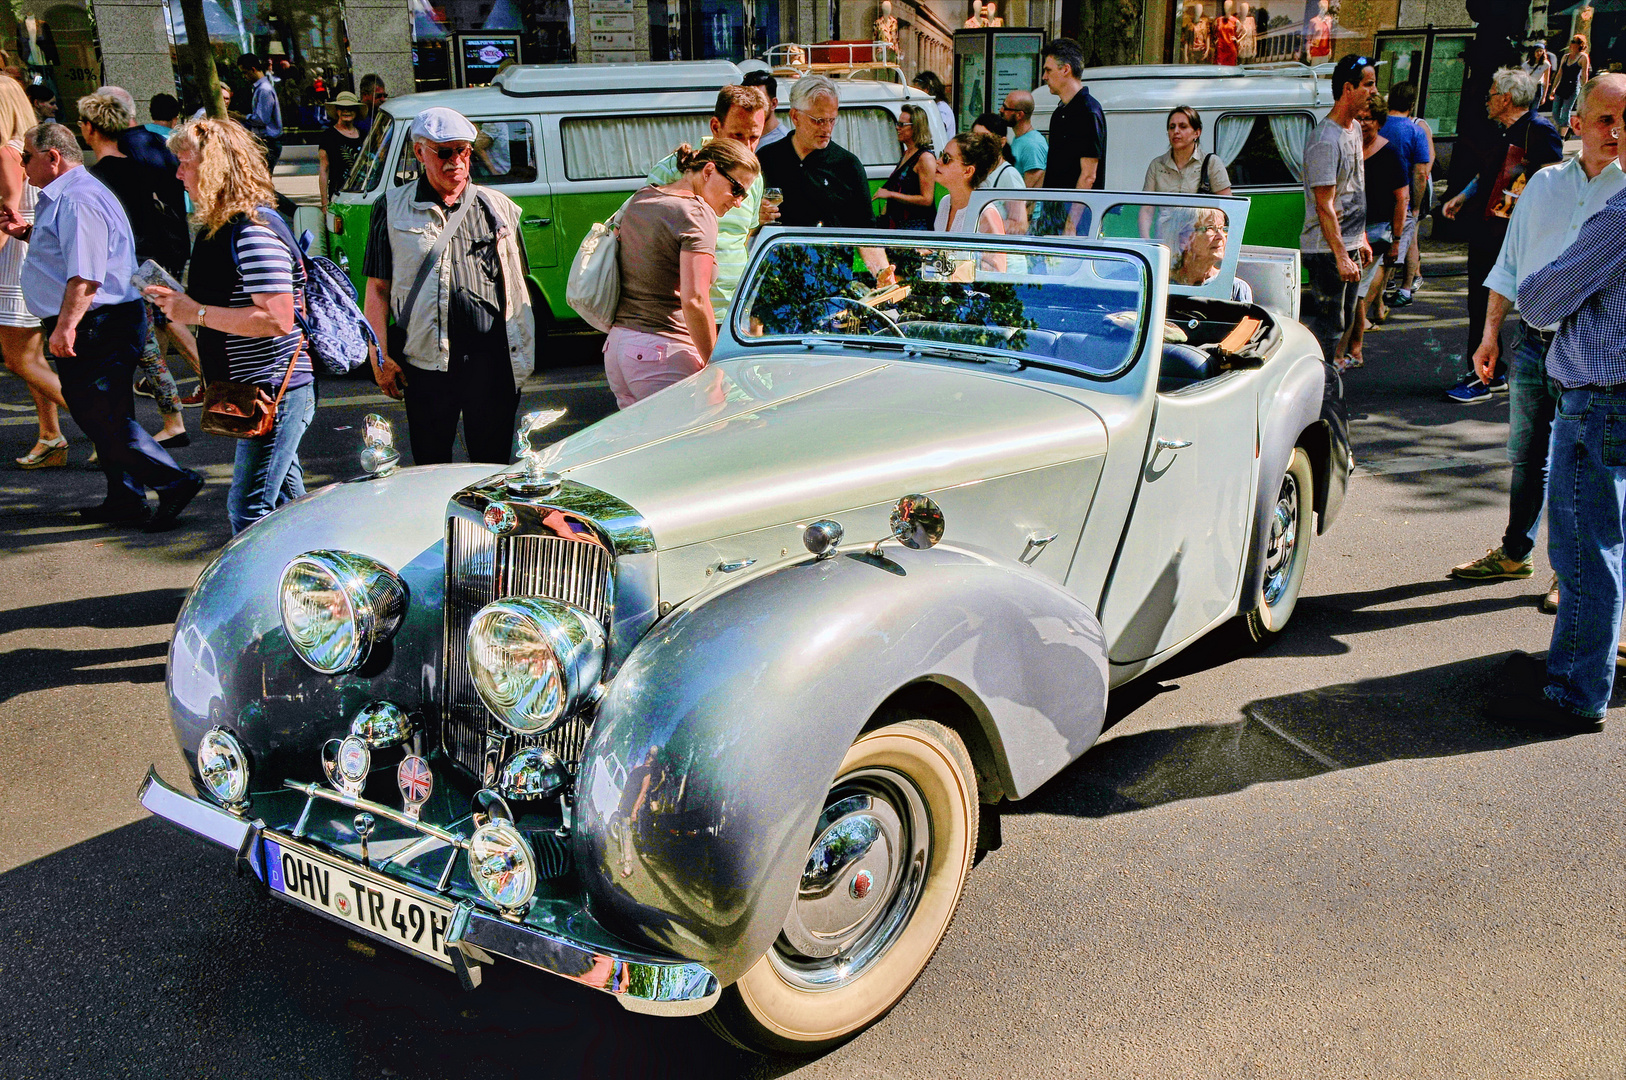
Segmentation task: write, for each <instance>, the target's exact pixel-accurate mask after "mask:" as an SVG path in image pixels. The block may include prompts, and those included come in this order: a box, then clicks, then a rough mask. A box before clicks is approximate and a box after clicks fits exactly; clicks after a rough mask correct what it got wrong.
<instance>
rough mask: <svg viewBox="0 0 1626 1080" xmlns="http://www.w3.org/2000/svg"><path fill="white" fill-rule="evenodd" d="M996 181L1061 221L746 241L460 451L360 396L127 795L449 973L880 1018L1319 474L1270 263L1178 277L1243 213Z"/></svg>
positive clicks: (1281, 582) (690, 1007)
mask: <svg viewBox="0 0 1626 1080" xmlns="http://www.w3.org/2000/svg"><path fill="white" fill-rule="evenodd" d="M1024 198H1025V199H1029V200H1032V202H1031V203H1029V205H1028V206H1026V207H1025V208H1024V209H1025V210H1026V211H1027V212H1029V213H1028V217H1027V220H1028V221H1029V222H1030V223H1031V225H1032V228H1031V229H1030V233H1033V232H1042V231H1044V230H1043V229H1041V228H1040V227H1039V226H1040V224H1041V223H1042V222H1043V221H1045V220H1052V221H1061V222H1062V224H1061V226H1060V229H1061V230H1065V231H1069V232H1071V233H1072V234H1073V235H1068V236H1043V235H1031V234H1030V235H980V234H979V235H973V234H942V233H939V234H925V233H917V234H901V233H883V232H851V231H838V230H821V231H816V232H815V231H799V232H798V231H788V230H780V231H769V232H767V233H765V235H764V236H763V237H762V238H761V240H760V241H759V242H758V244H757V247H756V250H755V253H754V256H753V261H752V264H751V266H750V268H749V270H748V272H747V274H746V277H745V280H744V285H743V287H742V289H741V292H740V295H739V297H738V299H737V300H736V303H735V307H734V310H733V311H732V313H731V316H730V319H729V322H728V325H727V326H726V327H725V328H724V339H723V341H722V343H721V344H720V345H719V347H718V350H717V354H716V356H715V357H714V362H713V363H712V364H711V366H709V367H708V368H707V369H705V370H704V371H702V372H700V373H699V374H697V375H696V376H694V377H692V378H690V379H688V380H686V381H684V382H682V383H679V384H678V385H676V386H673V387H671V388H669V389H667V390H665V391H663V392H662V393H660V394H657V395H655V396H654V397H652V398H650V399H648V400H646V401H643V402H640V403H639V404H638V405H636V406H634V407H632V408H629V409H627V410H625V411H622V412H619V413H616V414H614V415H613V416H610V417H608V418H607V419H605V420H603V421H600V422H599V423H597V424H594V425H593V426H591V427H589V428H586V429H584V430H582V431H580V432H578V433H576V434H574V435H572V436H570V437H569V438H567V439H564V440H562V441H557V442H553V443H551V444H548V443H547V435H546V427H545V425H546V423H547V421H548V420H549V417H547V416H544V415H540V414H533V416H532V417H531V418H528V421H527V425H526V430H525V431H524V432H523V433H522V439H521V441H522V448H523V452H522V453H521V455H520V456H521V461H520V463H519V464H518V465H517V466H515V467H511V468H508V469H504V470H502V471H500V472H498V473H497V474H496V475H492V470H491V467H490V466H478V465H449V466H435V467H426V468H414V469H396V468H395V467H394V466H395V458H396V455H395V454H394V451H393V448H392V444H391V441H390V436H389V434H388V432H387V429H386V426H385V425H383V424H382V422H381V421H376V419H375V418H370V421H369V425H368V432H367V445H366V449H365V451H364V453H363V466H364V469H365V470H366V475H364V476H362V477H360V478H358V479H356V480H353V481H350V482H346V483H339V484H334V485H332V486H329V487H326V488H323V489H321V490H319V491H315V492H313V493H311V494H310V495H309V496H307V497H306V498H304V499H302V500H300V501H299V502H297V503H295V504H293V505H290V506H288V507H286V508H284V509H282V510H279V511H278V512H276V513H274V514H272V515H270V516H269V517H267V518H265V519H264V520H263V521H261V522H259V523H258V524H257V525H255V526H254V527H253V528H252V529H249V530H247V531H246V532H244V533H243V534H242V535H240V536H238V537H237V538H236V539H234V540H233V541H232V542H231V543H230V544H228V545H227V546H226V548H225V549H224V550H223V551H222V552H221V553H220V555H219V557H218V558H217V559H216V560H215V561H214V562H213V563H212V564H211V565H210V566H209V567H208V568H207V569H206V570H205V571H204V573H203V574H202V575H201V576H200V578H199V579H198V582H197V585H196V586H195V588H194V589H193V591H192V593H191V595H190V597H189V598H188V599H187V601H186V604H185V607H184V609H183V610H182V612H181V616H180V620H179V623H178V625H177V627H176V632H175V637H174V642H175V644H174V647H173V649H172V651H171V654H170V668H169V675H168V692H169V708H170V717H171V721H172V723H173V726H174V729H175V734H176V736H177V738H178V740H179V743H180V746H181V748H182V751H183V753H184V754H185V756H186V758H187V760H188V761H189V763H190V764H191V767H192V776H191V781H192V786H193V787H194V788H195V793H194V792H182V791H178V790H176V789H175V788H173V787H171V786H169V785H167V784H165V783H164V781H163V780H161V779H160V778H159V777H158V776H157V774H156V773H149V775H148V776H147V778H146V781H145V783H144V784H143V785H142V788H141V792H140V799H141V802H142V803H143V804H144V805H145V806H146V807H147V808H148V809H149V810H151V811H152V812H153V813H155V814H158V815H160V816H162V817H164V818H166V819H168V820H170V821H171V822H173V823H175V824H176V825H178V826H180V827H181V828H183V829H185V830H187V831H189V832H191V833H193V834H196V835H197V836H199V837H203V838H205V839H206V840H208V841H211V842H213V843H215V844H219V845H222V846H224V847H225V848H226V849H228V850H229V851H230V852H232V853H233V855H234V858H235V865H236V867H237V870H238V872H239V874H240V875H241V876H242V877H243V878H245V879H247V881H248V882H250V883H252V884H253V885H254V886H255V887H256V888H257V889H258V890H260V891H261V892H262V893H266V894H269V895H274V896H276V897H279V898H281V899H283V900H285V901H288V902H290V903H293V904H295V905H297V906H300V907H301V908H303V909H305V910H308V911H311V912H314V913H316V914H318V915H322V916H325V917H327V918H329V919H331V920H334V921H336V922H338V923H339V924H341V925H343V926H344V927H347V928H348V929H349V930H350V931H352V932H354V933H356V934H360V935H367V936H370V937H372V938H377V939H380V940H383V941H386V942H389V943H391V944H392V945H395V946H398V947H400V948H403V949H405V950H408V951H409V952H412V953H414V954H416V955H418V956H420V957H423V958H425V959H427V960H429V961H430V962H432V963H435V964H438V965H440V966H442V967H444V968H447V969H449V970H451V971H455V972H456V973H457V974H458V975H459V976H460V977H461V978H462V979H463V981H464V983H465V984H466V985H468V986H470V987H473V986H475V985H477V984H478V982H479V979H480V975H481V972H482V970H483V966H484V965H487V964H490V963H494V962H501V961H502V960H514V961H519V962H521V963H524V964H529V965H532V966H534V967H537V968H540V969H542V970H544V971H548V972H553V973H555V974H558V975H561V976H564V977H565V978H568V979H572V980H575V981H577V982H579V983H582V984H585V985H586V986H589V987H592V988H595V989H597V990H601V991H606V992H608V993H610V994H613V995H615V997H616V1000H617V1001H619V1002H620V1003H621V1004H622V1005H624V1006H625V1007H627V1008H628V1009H632V1010H635V1011H639V1012H649V1013H659V1014H665V1015H694V1014H704V1016H705V1017H706V1018H707V1020H708V1022H710V1023H711V1024H712V1026H713V1027H714V1028H716V1029H717V1030H718V1031H719V1032H720V1033H722V1034H723V1035H724V1036H726V1037H727V1038H730V1039H732V1040H735V1041H737V1042H738V1043H740V1044H742V1045H745V1046H748V1047H753V1048H759V1049H773V1050H791V1051H811V1050H817V1049H820V1048H823V1047H826V1046H829V1045H833V1044H834V1043H837V1042H839V1041H841V1040H843V1039H847V1038H850V1037H852V1036H853V1035H854V1034H856V1033H857V1032H859V1031H861V1030H862V1029H863V1028H864V1027H866V1026H867V1025H869V1024H871V1023H873V1022H874V1021H875V1020H876V1019H877V1018H879V1017H880V1016H882V1015H883V1014H884V1013H885V1012H886V1011H887V1010H888V1009H889V1008H891V1006H892V1005H894V1004H895V1003H896V1002H897V1001H898V1000H899V999H900V998H901V997H902V995H903V994H904V993H905V992H906V991H907V989H908V988H909V986H910V984H911V983H912V982H913V981H914V980H915V978H916V977H917V976H919V974H920V973H921V971H922V970H923V969H924V967H925V966H926V964H927V962H928V961H929V960H930V958H931V956H932V954H933V952H934V951H935V950H936V948H937V946H938V943H939V942H940V940H941V939H942V937H943V934H944V932H945V931H946V929H947V928H948V925H949V922H950V920H951V918H952V917H953V915H954V912H955V908H956V906H957V904H958V902H959V898H960V894H961V889H962V886H963V884H964V882H965V880H966V875H967V874H968V872H969V871H970V869H971V866H972V864H973V861H974V859H975V858H976V856H977V853H978V851H979V850H981V849H987V848H992V847H997V846H998V821H999V818H998V814H999V807H1000V804H1001V803H1002V802H1003V801H1005V800H1016V799H1021V798H1024V797H1025V796H1027V795H1029V794H1031V793H1032V792H1033V791H1034V790H1035V789H1037V788H1038V787H1039V786H1040V785H1041V784H1043V783H1044V782H1045V781H1046V780H1048V779H1049V778H1051V777H1052V776H1054V775H1055V774H1056V773H1057V772H1059V771H1060V770H1061V769H1063V768H1064V767H1065V766H1066V765H1067V764H1068V763H1069V762H1071V761H1073V760H1074V759H1076V758H1077V757H1078V756H1079V755H1081V754H1083V753H1084V752H1085V751H1086V750H1087V749H1089V747H1090V746H1091V744H1092V743H1093V742H1094V741H1095V740H1096V738H1097V737H1098V736H1099V734H1100V732H1101V727H1102V722H1103V716H1104V714H1105V710H1106V701H1107V692H1108V690H1109V689H1110V688H1111V687H1113V686H1116V685H1118V684H1120V683H1123V682H1124V681H1125V680H1128V679H1130V678H1133V677H1134V676H1136V675H1137V674H1139V673H1141V672H1144V671H1147V670H1148V669H1150V668H1152V667H1155V666H1156V665H1157V664H1159V663H1161V662H1162V661H1164V660H1166V659H1168V658H1169V657H1170V656H1173V655H1174V654H1175V653H1177V652H1179V651H1180V650H1181V649H1183V648H1185V647H1186V646H1188V645H1190V644H1191V643H1192V642H1193V641H1195V640H1196V639H1197V638H1198V637H1200V636H1201V635H1202V634H1204V633H1205V632H1207V631H1209V630H1211V629H1213V628H1215V627H1217V626H1220V625H1221V624H1223V623H1226V622H1228V621H1229V620H1232V619H1233V618H1236V617H1238V616H1241V617H1242V618H1243V619H1244V620H1245V623H1246V625H1247V626H1248V627H1249V628H1250V629H1251V631H1252V632H1253V633H1254V634H1255V635H1256V636H1259V637H1263V636H1266V635H1269V634H1273V633H1276V632H1278V631H1280V630H1281V629H1282V627H1283V624H1284V623H1286V621H1287V620H1288V618H1289V616H1290V615H1291V614H1292V612H1293V607H1294V604H1295V602H1296V600H1297V597H1298V593H1299V588H1300V583H1301V582H1302V580H1303V576H1304V571H1305V563H1306V560H1307V558H1308V556H1309V552H1310V546H1311V537H1312V534H1313V533H1314V532H1316V531H1318V530H1324V529H1326V528H1327V527H1328V525H1329V524H1330V523H1331V521H1332V519H1333V516H1334V515H1335V513H1336V512H1337V510H1338V506H1339V504H1340V502H1341V500H1342V498H1343V493H1344V488H1345V483H1346V480H1347V476H1348V472H1349V467H1350V456H1349V447H1348V442H1347V437H1346V430H1345V420H1344V415H1343V405H1342V389H1341V384H1340V382H1339V379H1338V376H1337V375H1336V374H1335V373H1334V372H1333V371H1332V370H1331V369H1330V368H1329V367H1328V366H1327V365H1325V364H1324V363H1323V362H1322V358H1321V355H1320V353H1319V350H1318V349H1317V346H1316V344H1315V341H1314V340H1313V339H1312V338H1311V336H1310V335H1309V333H1308V332H1307V331H1306V330H1305V329H1304V328H1303V327H1301V326H1300V325H1299V324H1298V323H1297V322H1296V321H1295V320H1294V318H1293V317H1292V315H1291V314H1288V313H1287V312H1286V311H1285V310H1283V309H1289V308H1291V306H1292V304H1294V303H1295V302H1296V288H1297V281H1298V273H1297V262H1296V256H1295V255H1291V254H1289V255H1288V256H1287V257H1286V260H1285V262H1284V261H1282V258H1281V257H1280V256H1279V254H1277V253H1272V252H1260V253H1258V257H1257V258H1249V259H1245V260H1243V266H1244V270H1245V271H1246V273H1247V274H1248V275H1249V276H1251V277H1252V278H1253V279H1254V280H1255V281H1256V282H1258V286H1257V290H1256V295H1258V294H1261V293H1262V294H1264V295H1262V296H1260V300H1261V303H1252V304H1250V303H1243V302H1238V301H1235V300H1233V299H1232V293H1233V285H1232V281H1233V278H1234V275H1235V274H1236V273H1237V268H1238V252H1237V251H1236V250H1234V249H1233V250H1229V251H1226V252H1225V253H1224V257H1223V258H1222V259H1221V260H1220V261H1219V263H1218V265H1217V267H1216V266H1211V265H1206V264H1204V265H1200V266H1198V267H1197V270H1198V271H1199V272H1195V273H1186V272H1185V271H1190V270H1191V265H1195V264H1188V263H1187V261H1186V254H1185V253H1184V252H1183V251H1181V250H1178V249H1179V246H1180V245H1181V244H1182V243H1185V242H1186V240H1188V239H1189V238H1190V236H1191V235H1193V234H1194V233H1197V232H1201V231H1202V229H1203V222H1204V221H1206V222H1208V223H1209V225H1210V226H1213V223H1214V222H1216V221H1217V222H1219V223H1220V225H1219V226H1214V227H1211V228H1209V229H1208V232H1207V233H1206V234H1205V235H1206V236H1207V237H1208V239H1209V240H1210V241H1213V239H1214V237H1215V236H1216V235H1219V236H1220V237H1221V242H1219V243H1218V244H1217V245H1216V244H1215V243H1212V242H1211V243H1210V244H1209V252H1210V255H1212V253H1213V252H1214V251H1215V250H1217V249H1218V247H1223V242H1222V238H1223V223H1224V222H1226V221H1227V219H1228V220H1229V221H1230V223H1231V224H1232V226H1233V227H1235V228H1237V229H1238V231H1240V227H1241V222H1240V220H1239V219H1241V218H1243V217H1244V216H1245V214H1246V202H1245V201H1244V200H1230V199H1207V200H1199V199H1196V198H1195V197H1182V198H1184V200H1185V202H1186V203H1190V204H1196V203H1200V204H1201V205H1200V206H1197V205H1180V204H1178V202H1177V201H1171V200H1170V199H1169V198H1160V197H1156V196H1129V195H1112V194H1109V193H1100V192H1097V193H1088V194H1087V196H1079V195H1078V193H1072V194H1071V195H1068V194H1064V193H1045V192H1031V193H1025V195H1024ZM1078 198H1084V201H1085V203H1086V205H1085V206H1084V207H1082V208H1080V209H1081V210H1082V214H1074V215H1073V216H1072V217H1071V218H1069V217H1067V211H1068V210H1069V207H1068V206H1067V200H1069V199H1078ZM1127 199H1135V200H1137V201H1136V202H1134V203H1132V204H1125V203H1123V200H1127ZM1046 204H1056V205H1046ZM1058 206H1059V208H1060V210H1061V211H1062V214H1063V216H1062V218H1060V219H1058V218H1056V217H1055V216H1054V214H1053V213H1049V212H1051V211H1055V210H1056V209H1057V208H1058ZM978 209H979V208H978V207H973V218H974V219H976V214H977V212H978ZM1047 214H1048V216H1047ZM1204 215H1206V216H1204ZM1182 221H1184V222H1185V225H1186V226H1187V227H1184V228H1182V227H1181V222H1182ZM1194 222H1195V224H1196V227H1195V228H1193V227H1190V226H1192V225H1193V223H1194ZM1053 231H1054V230H1053ZM1119 236H1121V237H1122V238H1121V239H1116V238H1114V237H1119ZM1143 236H1154V237H1162V238H1163V239H1164V241H1165V242H1164V243H1157V242H1151V241H1148V240H1145V239H1142V237H1143ZM1171 246H1172V247H1174V248H1176V249H1177V250H1176V251H1175V253H1174V259H1175V260H1176V263H1177V264H1176V265H1174V267H1173V269H1172V270H1171V251H1170V247H1171ZM1210 262H1212V259H1210ZM1171 273H1172V274H1174V275H1175V277H1176V279H1177V281H1176V283H1175V284H1171V283H1170V276H1171ZM1205 275H1207V276H1206V278H1205ZM1182 278H1195V279H1200V280H1196V283H1195V284H1191V283H1187V284H1180V283H1178V282H1179V279H1182ZM1271 306H1274V307H1275V308H1276V310H1270V307H1271ZM939 541H941V542H939Z"/></svg>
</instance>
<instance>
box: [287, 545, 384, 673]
mask: <svg viewBox="0 0 1626 1080" xmlns="http://www.w3.org/2000/svg"><path fill="white" fill-rule="evenodd" d="M279 597H280V601H281V602H280V604H279V606H280V607H281V609H282V628H283V630H284V631H286V632H287V634H288V643H289V644H290V645H292V646H293V648H294V652H296V653H298V654H299V658H300V659H301V660H303V661H305V663H307V664H309V665H310V666H311V667H313V668H315V669H316V670H317V671H320V672H322V673H323V674H324V675H337V674H340V673H341V672H345V671H352V670H354V669H355V668H358V667H360V666H361V665H362V664H364V663H366V661H367V657H368V655H369V654H371V652H372V650H373V649H374V648H375V647H376V646H378V645H381V644H383V643H384V642H386V641H388V640H389V639H390V638H391V637H393V636H394V635H395V631H396V630H398V629H399V628H400V626H401V619H402V617H403V616H404V615H405V614H406V602H407V592H406V585H405V584H404V583H403V582H402V581H401V579H400V578H398V577H396V576H395V572H394V571H392V570H391V569H390V568H389V567H387V566H385V565H384V564H383V563H381V562H378V561H376V560H374V559H369V558H367V556H365V555H357V554H354V553H353V552H348V551H307V552H305V554H303V555H300V556H298V557H296V558H295V559H294V560H293V561H292V562H290V563H289V564H288V565H287V566H285V567H283V570H282V586H281V589H280V590H279Z"/></svg>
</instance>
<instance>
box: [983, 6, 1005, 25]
mask: <svg viewBox="0 0 1626 1080" xmlns="http://www.w3.org/2000/svg"><path fill="white" fill-rule="evenodd" d="M982 25H984V26H1004V25H1005V20H1004V19H1001V18H1000V17H999V5H998V4H984V5H982Z"/></svg>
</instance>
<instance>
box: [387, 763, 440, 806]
mask: <svg viewBox="0 0 1626 1080" xmlns="http://www.w3.org/2000/svg"><path fill="white" fill-rule="evenodd" d="M395 783H396V786H397V787H399V788H400V789H401V801H402V802H404V803H405V804H406V806H405V810H406V812H407V813H408V814H410V815H411V816H412V817H417V816H418V812H419V811H420V810H422V809H423V804H424V803H426V802H428V801H429V793H430V792H431V791H433V790H434V789H435V777H434V774H433V773H431V772H430V771H429V762H427V761H425V760H424V759H423V758H421V757H419V756H418V755H416V754H408V755H407V756H406V757H404V758H402V759H401V764H400V765H398V766H396V769H395Z"/></svg>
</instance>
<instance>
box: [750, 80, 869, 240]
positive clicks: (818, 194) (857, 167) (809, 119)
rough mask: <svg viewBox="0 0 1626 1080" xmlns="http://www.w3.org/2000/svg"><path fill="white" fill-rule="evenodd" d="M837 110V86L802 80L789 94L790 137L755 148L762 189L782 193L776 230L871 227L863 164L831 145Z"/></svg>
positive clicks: (867, 181) (797, 81)
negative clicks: (783, 226)
mask: <svg viewBox="0 0 1626 1080" xmlns="http://www.w3.org/2000/svg"><path fill="white" fill-rule="evenodd" d="M839 108H840V98H838V97H837V96H836V84H835V83H833V82H831V81H830V80H829V79H827V78H825V77H824V76H823V75H804V76H803V77H802V78H800V79H797V80H796V87H795V89H793V90H791V92H790V124H791V133H790V135H789V136H788V137H786V138H783V139H780V140H779V141H778V142H776V143H774V144H772V145H771V146H766V147H759V149H758V151H757V161H758V162H760V163H761V165H762V182H763V184H764V185H766V186H767V187H776V188H778V189H779V190H781V191H783V192H784V193H785V201H784V203H783V204H781V205H780V207H779V220H778V222H776V224H779V225H828V226H832V227H836V228H848V229H868V228H871V227H873V226H874V224H875V215H874V213H873V212H872V211H871V209H870V192H869V178H868V177H867V176H865V175H864V166H863V164H862V163H861V162H860V161H859V160H858V158H857V157H856V156H854V155H853V154H852V152H851V151H849V150H846V149H844V148H843V147H841V146H838V145H836V144H835V143H833V142H831V141H830V136H831V134H832V133H833V132H834V130H835V126H836V113H837V111H838V109H839Z"/></svg>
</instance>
